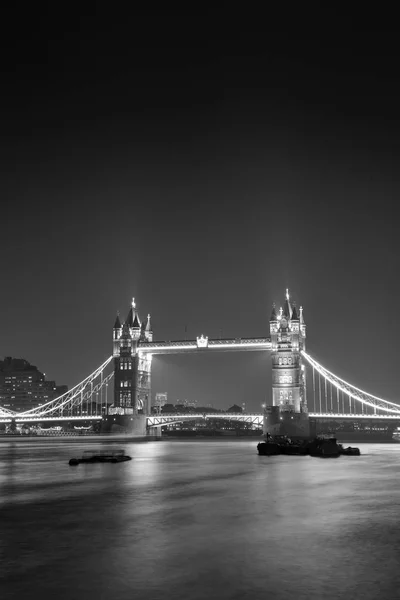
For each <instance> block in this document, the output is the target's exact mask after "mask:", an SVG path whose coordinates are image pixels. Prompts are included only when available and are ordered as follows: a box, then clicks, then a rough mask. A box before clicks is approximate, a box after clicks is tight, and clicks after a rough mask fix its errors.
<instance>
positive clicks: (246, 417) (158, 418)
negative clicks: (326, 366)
mask: <svg viewBox="0 0 400 600" xmlns="http://www.w3.org/2000/svg"><path fill="white" fill-rule="evenodd" d="M308 416H309V417H310V419H330V420H335V419H336V420H341V419H346V420H350V419H351V420H353V421H357V420H359V419H363V420H365V419H370V420H373V421H394V420H396V419H397V420H398V421H400V413H398V414H392V415H388V414H383V415H374V414H351V413H308ZM12 418H15V421H16V423H37V422H39V421H40V422H46V421H47V422H49V421H51V422H54V421H101V419H102V418H103V417H102V415H82V416H77V415H74V416H62V417H56V416H53V417H45V416H43V417H40V416H27V417H24V416H22V415H21V416H18V415H16V416H15V417H11V416H6V415H4V416H1V417H0V423H10V422H11V419H12ZM195 419H230V420H233V421H243V422H245V423H252V424H254V425H262V423H263V414H262V413H261V414H260V413H182V414H180V413H170V414H161V415H150V416H148V417H147V424H148V426H149V427H159V426H160V425H167V424H168V423H176V422H179V421H188V420H195Z"/></svg>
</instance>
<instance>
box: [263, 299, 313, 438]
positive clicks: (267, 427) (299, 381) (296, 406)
mask: <svg viewBox="0 0 400 600" xmlns="http://www.w3.org/2000/svg"><path fill="white" fill-rule="evenodd" d="M270 334H271V360H272V402H271V404H270V406H267V407H266V411H265V418H264V433H270V434H275V435H277V434H280V435H289V436H292V437H308V435H309V426H308V415H307V397H306V378H305V371H304V365H303V363H302V359H301V351H302V350H304V349H305V340H306V325H305V322H304V317H303V309H302V307H300V310H299V312H297V308H296V306H295V304H294V303H292V302H291V300H290V296H289V291H288V290H286V298H285V303H284V308H283V309H282V308H280V309H279V312H278V313H277V312H276V308H275V304H274V305H273V308H272V313H271V318H270Z"/></svg>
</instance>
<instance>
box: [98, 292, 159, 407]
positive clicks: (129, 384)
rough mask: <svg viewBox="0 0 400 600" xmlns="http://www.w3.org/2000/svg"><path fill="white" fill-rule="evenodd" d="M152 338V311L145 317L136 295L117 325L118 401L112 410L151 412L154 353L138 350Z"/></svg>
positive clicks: (114, 345)
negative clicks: (152, 357)
mask: <svg viewBox="0 0 400 600" xmlns="http://www.w3.org/2000/svg"><path fill="white" fill-rule="evenodd" d="M139 341H140V342H152V341H153V331H152V328H151V324H150V315H147V319H146V321H143V322H142V321H141V320H140V317H139V313H138V311H137V309H136V304H135V300H134V298H133V299H132V304H131V308H130V309H129V312H128V316H127V318H126V320H125V322H124V323H123V324H122V323H121V321H120V318H119V314H118V315H117V318H116V320H115V323H114V328H113V357H114V405H113V406H112V407H110V408H109V411H108V412H109V414H112V415H114V414H116V415H137V414H143V415H148V414H150V412H151V406H150V405H151V355H150V354H147V355H146V354H145V355H143V354H141V353H140V352H138V343H139Z"/></svg>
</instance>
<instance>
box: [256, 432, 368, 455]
mask: <svg viewBox="0 0 400 600" xmlns="http://www.w3.org/2000/svg"><path fill="white" fill-rule="evenodd" d="M257 450H258V454H260V455H263V456H276V455H280V454H284V455H290V456H306V455H310V456H315V457H320V458H338V457H339V456H360V454H361V453H360V450H359V448H352V447H351V446H349V447H348V448H343V446H342V444H338V443H337V440H336V437H334V436H320V437H316V438H315V439H314V440H312V441H310V440H307V441H306V440H304V441H297V442H294V441H292V440H291V439H290V438H288V437H287V436H283V435H277V436H271V435H270V434H267V437H266V440H265V441H264V442H260V443H259V444H257Z"/></svg>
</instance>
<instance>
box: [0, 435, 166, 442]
mask: <svg viewBox="0 0 400 600" xmlns="http://www.w3.org/2000/svg"><path fill="white" fill-rule="evenodd" d="M160 440H161V438H160V437H156V436H150V435H148V436H143V435H142V436H140V435H138V436H134V435H126V434H113V435H111V434H110V435H101V434H100V435H75V436H72V435H68V436H62V435H2V436H0V444H1V443H10V442H14V443H15V442H18V443H19V442H21V443H36V442H37V443H40V442H50V443H51V442H65V443H67V444H70V443H74V442H76V443H80V444H82V443H85V444H86V443H88V444H91V443H92V444H98V443H100V442H101V443H105V442H109V443H111V444H113V443H116V442H118V443H130V442H157V441H160Z"/></svg>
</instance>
